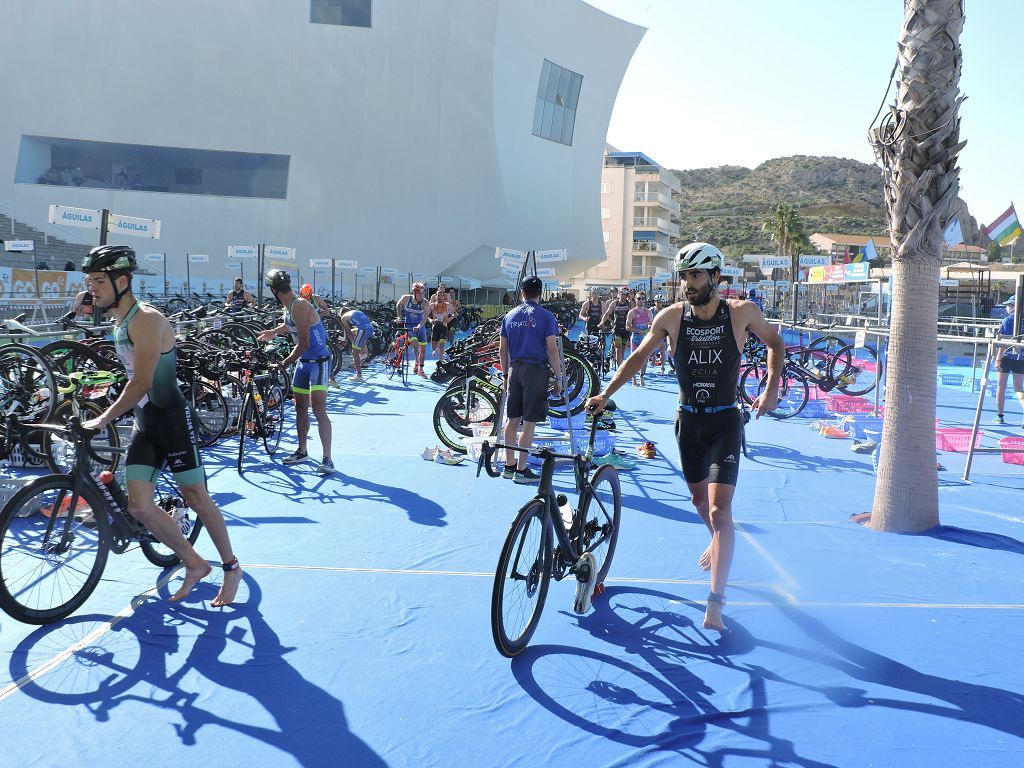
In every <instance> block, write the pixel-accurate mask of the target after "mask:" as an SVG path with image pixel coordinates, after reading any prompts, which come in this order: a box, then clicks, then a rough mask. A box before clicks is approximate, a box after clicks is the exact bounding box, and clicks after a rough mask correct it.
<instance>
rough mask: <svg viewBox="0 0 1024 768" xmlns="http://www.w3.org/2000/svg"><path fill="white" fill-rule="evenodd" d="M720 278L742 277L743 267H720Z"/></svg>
mask: <svg viewBox="0 0 1024 768" xmlns="http://www.w3.org/2000/svg"><path fill="white" fill-rule="evenodd" d="M722 277H743V267H722Z"/></svg>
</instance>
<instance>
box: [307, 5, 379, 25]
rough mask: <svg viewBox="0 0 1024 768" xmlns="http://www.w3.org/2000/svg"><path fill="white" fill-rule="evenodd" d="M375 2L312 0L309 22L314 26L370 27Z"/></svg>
mask: <svg viewBox="0 0 1024 768" xmlns="http://www.w3.org/2000/svg"><path fill="white" fill-rule="evenodd" d="M372 10H373V0H310V4H309V20H310V21H311V22H312V23H313V24H336V25H339V26H344V27H369V26H370V21H371V16H372Z"/></svg>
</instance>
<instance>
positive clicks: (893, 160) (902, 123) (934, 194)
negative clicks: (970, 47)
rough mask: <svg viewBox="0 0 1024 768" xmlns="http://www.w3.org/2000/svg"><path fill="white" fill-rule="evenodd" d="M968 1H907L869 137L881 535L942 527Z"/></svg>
mask: <svg viewBox="0 0 1024 768" xmlns="http://www.w3.org/2000/svg"><path fill="white" fill-rule="evenodd" d="M963 25H964V9H963V2H962V0H905V2H904V21H903V30H902V33H901V36H900V42H899V60H898V65H899V67H898V68H899V83H900V84H899V90H898V92H897V95H896V103H895V104H894V105H893V106H892V108H891V111H890V114H889V116H888V118H887V119H886V120H885V121H883V123H882V124H881V125H880V126H879V127H878V128H876V129H873V130H872V131H871V135H870V138H871V143H872V145H873V147H874V149H875V154H876V155H877V156H878V159H879V160H880V161H881V163H882V166H883V172H882V180H883V188H884V194H885V207H886V214H887V217H888V220H889V234H890V237H891V239H892V245H893V251H892V262H893V293H892V320H891V327H890V347H889V362H888V371H887V374H886V380H887V386H886V392H885V422H884V426H883V431H882V449H881V455H880V457H879V464H878V483H877V485H876V487H875V501H874V506H873V508H872V512H871V526H872V527H873V528H875V529H877V530H883V531H900V532H912V531H922V530H926V529H928V528H931V527H933V526H935V525H938V523H939V498H938V475H937V472H936V466H935V421H934V420H935V397H936V383H935V371H936V362H937V361H936V355H937V345H936V343H935V337H936V334H937V324H938V301H939V264H940V262H941V254H942V232H943V229H944V227H945V225H946V220H947V219H948V218H949V217H950V216H951V215H952V213H953V206H954V205H955V204H956V200H957V193H958V191H959V173H960V170H959V168H957V164H956V163H957V155H958V154H959V152H960V150H961V148H962V147H963V142H961V141H960V118H959V116H958V111H959V108H960V103H961V102H962V101H963V97H961V96H960V95H959V83H960V66H961V51H960V33H961V31H962V30H963Z"/></svg>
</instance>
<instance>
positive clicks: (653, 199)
mask: <svg viewBox="0 0 1024 768" xmlns="http://www.w3.org/2000/svg"><path fill="white" fill-rule="evenodd" d="M633 199H634V200H635V201H636V202H638V203H654V204H655V205H659V206H661V207H662V208H664V209H665V210H667V211H672V213H679V203H677V202H676V201H675V200H673V199H672V198H671V197H670V196H669V195H663V194H662V193H661V192H637V193H636V194H635V195H634V197H633Z"/></svg>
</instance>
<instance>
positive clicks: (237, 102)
mask: <svg viewBox="0 0 1024 768" xmlns="http://www.w3.org/2000/svg"><path fill="white" fill-rule="evenodd" d="M642 35H643V29H642V28H640V27H636V26H634V25H631V24H628V23H625V22H623V21H621V20H619V19H616V18H613V17H611V16H608V15H606V14H604V13H602V12H600V11H598V10H596V9H594V8H593V7H591V6H589V5H587V4H586V3H584V2H582V1H581V0H401V1H400V2H399V1H397V0H375V2H374V3H373V23H372V27H371V28H368V29H367V28H359V27H345V26H334V25H328V24H313V23H310V4H309V2H308V0H287V1H285V0H180V1H179V2H173V3H168V2H165V0H160V1H159V2H157V1H156V0H103V1H102V2H100V0H92V2H88V3H76V4H71V5H69V4H68V3H65V2H61V1H60V0H5V2H4V3H2V4H0V65H2V69H3V71H4V72H5V73H6V77H5V85H6V86H7V93H6V98H5V108H4V110H3V111H2V112H0V179H3V180H4V181H5V182H7V183H3V184H0V202H3V203H4V204H6V205H7V206H10V207H11V208H13V210H14V215H15V217H16V218H17V219H18V220H20V221H23V222H25V223H27V224H30V225H32V226H36V227H39V228H42V229H44V230H46V231H47V232H48V233H50V234H53V235H56V236H58V237H63V238H65V239H67V237H68V232H67V231H63V232H61V231H58V230H56V229H54V228H52V227H48V226H46V225H45V221H46V211H47V207H48V206H49V205H50V204H54V203H56V204H61V205H68V206H77V207H84V208H108V209H110V210H112V211H115V212H117V213H121V214H125V215H129V216H138V217H145V218H155V219H160V220H161V221H162V223H163V226H162V236H161V239H160V240H159V241H145V240H139V239H136V238H121V239H122V240H123V241H124V242H127V243H129V244H131V245H133V246H135V247H136V248H137V250H139V251H140V252H147V251H159V252H166V253H167V264H168V270H169V271H178V272H180V271H183V269H184V268H183V266H181V265H182V264H183V259H184V254H185V253H187V252H192V253H197V252H198V253H208V254H210V255H211V261H210V263H209V264H193V265H192V267H193V268H194V269H193V272H192V277H193V279H195V278H197V277H209V278H213V279H221V278H224V277H225V276H227V275H228V273H227V272H226V271H225V267H224V261H225V260H226V259H227V247H228V246H229V245H249V244H254V243H258V242H263V243H270V244H274V245H285V246H292V247H295V248H296V249H297V255H298V264H299V266H300V267H302V269H303V271H306V270H307V269H308V263H309V259H312V258H336V259H356V260H358V261H359V262H360V266H364V265H365V266H371V265H383V266H388V267H394V268H397V269H398V270H399V271H400V272H401V271H409V272H424V273H426V274H427V275H431V276H433V275H439V274H446V273H457V274H462V275H465V276H469V277H478V278H488V277H494V276H497V274H498V272H497V263H496V261H495V260H494V258H493V254H494V248H495V246H504V247H511V248H518V249H523V250H526V249H534V248H538V249H545V248H566V249H567V250H568V254H569V258H570V259H571V262H570V264H567V265H565V267H564V272H565V273H566V275H567V274H570V273H571V274H576V273H578V272H580V270H581V269H583V268H584V267H586V266H590V265H591V264H594V263H597V262H599V261H602V260H603V259H604V257H605V256H604V244H603V239H602V234H601V221H600V178H601V167H602V150H603V147H604V141H605V134H606V129H607V126H608V121H609V118H610V115H611V110H612V106H613V103H614V101H615V96H616V93H617V90H618V87H619V84H620V82H621V78H622V76H623V74H624V72H625V69H626V66H627V65H628V63H629V60H630V58H631V56H632V54H633V51H634V50H635V48H636V46H637V45H638V44H639V41H640V39H641V37H642ZM544 59H548V60H550V61H552V62H554V63H555V64H558V65H559V66H560V67H564V68H566V69H568V70H571V71H573V72H576V73H579V74H581V75H582V76H583V81H582V88H581V92H580V96H579V103H578V107H577V112H576V119H575V127H574V132H573V140H572V145H571V146H566V145H563V144H559V143H556V142H553V141H549V140H546V139H543V138H539V137H537V136H534V135H532V130H531V128H532V125H533V117H534V106H535V102H536V98H537V89H538V80H539V77H540V73H541V68H542V65H543V61H544ZM23 136H29V137H32V136H37V137H58V138H65V139H74V140H87V141H96V142H113V143H121V144H132V145H149V146H157V147H177V148H195V149H202V150H219V151H235V152H247V153H261V154H266V155H285V156H287V157H288V178H287V196H286V197H285V198H284V199H264V198H253V197H231V196H215V195H193V194H171V193H166V192H153V191H139V190H109V189H94V188H87V187H85V186H83V187H75V186H53V185H44V184H38V183H14V179H15V175H16V171H17V166H18V162H19V158H18V156H19V147H22V148H23V147H24V146H25V145H24V141H23V138H22V137H23ZM22 152H23V154H24V149H22ZM25 162H26V160H25V158H24V157H23V158H22V163H23V164H24V163H25ZM77 234H80V235H81V236H83V237H86V238H89V237H93V238H94V237H95V235H96V233H94V232H89V231H86V230H78V231H77ZM116 241H118V238H117V237H116V236H112V237H111V242H116ZM251 274H252V273H251V271H250V268H248V267H247V277H249V276H250V275H251Z"/></svg>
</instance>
